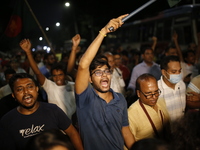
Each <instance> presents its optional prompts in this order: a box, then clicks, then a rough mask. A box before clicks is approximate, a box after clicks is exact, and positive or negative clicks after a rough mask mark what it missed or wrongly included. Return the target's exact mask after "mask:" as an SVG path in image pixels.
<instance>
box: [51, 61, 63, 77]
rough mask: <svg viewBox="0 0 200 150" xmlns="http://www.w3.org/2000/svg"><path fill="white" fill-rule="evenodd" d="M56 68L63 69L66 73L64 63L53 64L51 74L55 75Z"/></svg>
mask: <svg viewBox="0 0 200 150" xmlns="http://www.w3.org/2000/svg"><path fill="white" fill-rule="evenodd" d="M54 70H61V71H63V73H64V74H65V75H66V67H65V65H63V64H62V63H55V64H53V66H52V67H51V75H53V74H52V73H53V71H54Z"/></svg>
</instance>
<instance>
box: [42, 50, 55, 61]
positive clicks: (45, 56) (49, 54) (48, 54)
mask: <svg viewBox="0 0 200 150" xmlns="http://www.w3.org/2000/svg"><path fill="white" fill-rule="evenodd" d="M51 55H54V56H55V54H54V53H52V52H50V53H46V54H45V55H44V60H46V59H48V57H49V56H51Z"/></svg>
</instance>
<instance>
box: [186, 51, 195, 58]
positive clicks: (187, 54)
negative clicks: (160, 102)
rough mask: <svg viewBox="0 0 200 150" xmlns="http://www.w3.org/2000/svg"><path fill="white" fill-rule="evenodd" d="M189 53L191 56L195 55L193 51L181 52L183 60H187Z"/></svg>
mask: <svg viewBox="0 0 200 150" xmlns="http://www.w3.org/2000/svg"><path fill="white" fill-rule="evenodd" d="M189 53H192V54H194V55H195V52H194V51H193V50H186V51H184V52H183V58H184V59H185V58H187V56H188V54H189Z"/></svg>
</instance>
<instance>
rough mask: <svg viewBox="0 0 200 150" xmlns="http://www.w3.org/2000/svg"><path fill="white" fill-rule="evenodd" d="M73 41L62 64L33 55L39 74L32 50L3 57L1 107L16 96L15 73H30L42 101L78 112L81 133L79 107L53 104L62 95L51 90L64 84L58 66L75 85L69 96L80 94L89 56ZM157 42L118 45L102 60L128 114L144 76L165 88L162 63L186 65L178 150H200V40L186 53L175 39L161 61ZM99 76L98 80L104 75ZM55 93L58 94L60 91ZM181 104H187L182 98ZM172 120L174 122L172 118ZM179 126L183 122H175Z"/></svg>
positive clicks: (38, 53) (102, 49)
mask: <svg viewBox="0 0 200 150" xmlns="http://www.w3.org/2000/svg"><path fill="white" fill-rule="evenodd" d="M76 38H77V37H76ZM79 38H80V37H79ZM72 40H74V41H73V45H72V50H71V51H69V52H63V53H62V55H61V58H60V59H59V58H57V57H56V54H55V53H53V52H50V53H47V52H46V51H34V52H31V54H32V57H33V59H34V61H35V66H37V67H38V70H37V69H34V65H33V64H31V63H32V62H31V61H32V60H31V61H30V58H29V56H28V57H27V54H29V52H27V51H26V50H24V51H23V50H22V51H21V52H20V53H18V54H11V55H10V57H8V56H6V57H5V56H3V55H2V56H1V60H0V61H1V62H0V87H1V88H0V101H2V100H3V99H4V100H5V97H6V96H8V95H10V94H11V93H12V90H11V89H10V88H9V86H8V83H9V79H10V78H11V77H12V76H11V75H13V74H15V73H28V74H30V75H32V76H34V78H35V79H36V80H37V82H38V83H39V84H40V85H42V86H41V87H40V94H39V95H40V99H41V100H42V101H44V102H52V103H56V104H57V105H58V106H60V108H61V109H62V110H63V111H64V112H65V110H64V109H65V108H62V106H64V105H65V106H66V105H70V106H69V107H70V108H68V107H67V110H70V109H72V108H73V107H74V108H73V109H74V110H72V111H71V112H70V113H69V112H68V117H69V118H70V119H71V120H72V122H73V125H74V126H75V127H76V129H77V130H78V129H79V126H78V123H77V118H76V110H75V109H76V108H75V104H73V103H67V104H64V103H62V104H60V102H55V101H54V100H51V98H52V96H53V95H55V94H56V93H53V94H52V95H50V94H49V93H51V92H52V91H50V89H48V88H50V87H51V88H52V87H53V84H52V83H51V82H50V81H52V82H55V83H56V84H57V85H59V82H60V81H58V82H56V76H59V74H57V75H55V73H54V74H53V75H52V69H53V68H54V67H55V64H59V65H62V67H63V68H64V71H65V72H66V78H65V80H66V81H68V83H71V84H68V83H66V85H68V88H69V90H68V94H69V91H70V90H71V91H72V92H74V89H71V88H74V82H75V81H76V76H77V69H78V66H79V62H80V58H81V57H82V56H83V54H84V53H85V50H83V49H81V47H80V46H77V43H79V42H77V39H74V37H73V39H72ZM78 40H80V39H78ZM152 41H153V42H152V44H151V45H148V46H143V47H141V49H132V48H131V47H129V46H128V47H125V48H124V47H122V46H121V45H116V46H113V47H112V48H110V47H109V48H106V47H100V48H99V51H98V56H99V58H101V59H104V60H106V61H107V62H108V64H109V66H110V70H111V71H112V74H113V77H112V80H111V88H112V89H113V90H114V91H115V92H118V93H121V94H122V95H124V97H125V99H126V102H127V109H128V108H129V107H130V106H131V105H132V104H133V103H134V102H136V101H137V99H138V98H139V97H138V95H137V92H136V89H137V87H136V80H137V78H138V77H139V76H140V75H142V74H144V73H150V74H152V75H153V76H154V77H155V78H156V80H157V81H158V83H159V84H161V82H162V81H159V80H162V79H163V78H165V76H167V75H166V74H165V73H163V72H162V69H163V68H160V66H163V65H162V61H163V60H164V58H165V57H166V56H171V55H173V56H177V57H178V59H179V60H178V61H180V64H181V71H180V72H181V73H180V74H181V80H182V81H183V83H184V86H185V89H184V90H185V91H183V93H184V94H185V97H184V98H185V101H184V102H183V103H185V107H184V110H182V111H183V112H184V117H183V119H182V120H180V122H178V123H177V124H175V125H174V126H173V130H172V134H174V141H173V145H177V146H176V149H181V150H182V149H190V148H191V149H193V148H194V147H197V149H199V148H200V144H199V143H200V142H199V140H200V135H199V127H198V126H199V123H200V118H199V117H200V116H199V107H200V79H198V78H200V59H199V58H200V35H199V34H198V44H194V43H188V47H187V48H186V49H181V48H180V46H179V43H178V35H177V34H176V33H174V34H173V35H172V41H173V42H172V43H171V44H170V45H168V46H167V47H166V48H165V49H163V50H162V51H161V53H156V55H155V52H157V42H158V41H159V39H157V38H156V37H152ZM169 41H171V39H169ZM76 42H77V43H76ZM75 44H76V48H75V49H74V50H73V46H74V45H75ZM29 46H30V45H29ZM170 59H171V58H170ZM173 61H176V60H173ZM143 64H147V66H148V65H149V66H151V67H152V66H154V67H153V68H151V69H152V70H150V69H146V68H142V67H143V66H142V65H143ZM57 67H58V66H57ZM145 69H146V70H145ZM35 70H36V71H35ZM36 72H37V74H36ZM38 72H40V73H38ZM104 73H107V74H109V72H105V70H104ZM95 74H96V75H98V72H97V73H95ZM175 74H176V73H175ZM41 76H42V77H41ZM150 78H151V77H150ZM47 82H48V84H47ZM62 84H63V83H62ZM174 84H176V83H174ZM158 87H159V89H160V90H161V88H162V87H161V85H158ZM53 90H56V89H55V88H54V89H53ZM187 92H188V93H187ZM154 94H155V93H154ZM159 94H160V97H162V96H163V95H162V94H163V91H162V90H161V93H159ZM179 94H180V93H179ZM190 94H193V95H195V99H192V100H190V97H189V96H190ZM152 96H153V95H152ZM73 97H74V95H73V94H72V95H71V99H73ZM163 97H164V96H163ZM10 98H11V97H10ZM6 99H8V97H6ZM54 99H56V96H55V97H54ZM179 99H181V98H180V97H179ZM74 101H75V100H74ZM0 105H1V102H0ZM12 105H13V106H11V107H10V108H8V109H7V110H6V109H1V110H0V111H1V113H0V114H1V117H2V116H3V115H4V114H5V113H7V112H8V110H9V109H11V108H14V107H16V106H17V105H18V104H17V103H16V104H12ZM0 107H1V106H0ZM181 109H182V108H181ZM169 116H170V112H169ZM170 117H171V118H173V117H172V116H170ZM174 120H178V119H177V118H175V119H174ZM138 121H139V120H138ZM57 134H59V133H57ZM43 136H44V135H43ZM37 138H41V137H37ZM148 140H149V141H148ZM136 143H137V144H134V146H133V148H132V149H135V150H136V149H141V148H139V147H140V146H139V145H142V146H144V145H146V146H147V145H148V144H152V143H154V144H153V146H150V145H149V147H155V145H159V146H161V147H162V146H163V147H165V149H167V148H168V149H170V148H169V147H170V146H169V145H168V144H167V143H165V142H163V141H160V142H159V141H154V140H153V139H145V140H138V141H137V142H136ZM188 145H189V146H190V148H189V147H188ZM70 146H71V145H70ZM143 149H146V148H143ZM152 149H153V148H152Z"/></svg>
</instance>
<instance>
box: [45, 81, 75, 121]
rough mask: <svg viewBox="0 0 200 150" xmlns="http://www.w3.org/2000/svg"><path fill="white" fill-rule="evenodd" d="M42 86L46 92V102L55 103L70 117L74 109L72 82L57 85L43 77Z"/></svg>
mask: <svg viewBox="0 0 200 150" xmlns="http://www.w3.org/2000/svg"><path fill="white" fill-rule="evenodd" d="M42 87H43V88H44V90H45V91H46V93H47V96H48V102H49V103H53V104H56V105H57V106H58V107H60V108H61V109H62V110H63V111H64V112H65V113H66V114H67V116H68V117H69V118H70V119H71V117H72V115H73V114H74V113H75V111H76V102H75V96H74V82H68V83H67V84H66V85H63V86H58V85H57V84H56V83H55V82H53V81H51V80H48V79H45V82H44V84H43V86H42Z"/></svg>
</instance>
